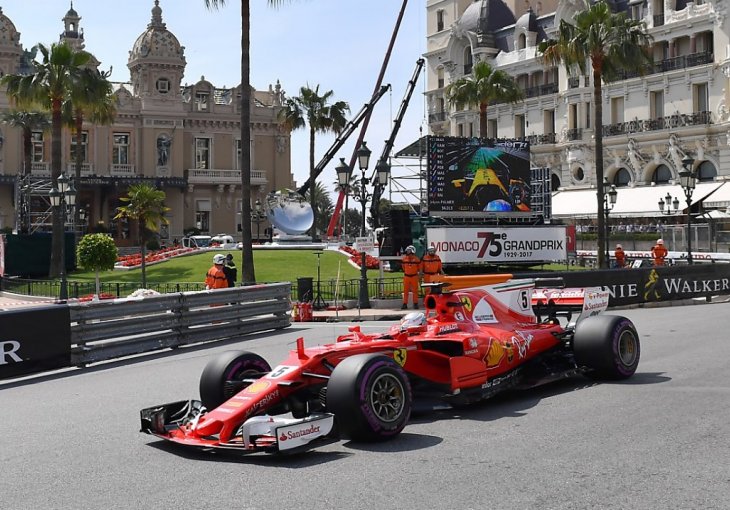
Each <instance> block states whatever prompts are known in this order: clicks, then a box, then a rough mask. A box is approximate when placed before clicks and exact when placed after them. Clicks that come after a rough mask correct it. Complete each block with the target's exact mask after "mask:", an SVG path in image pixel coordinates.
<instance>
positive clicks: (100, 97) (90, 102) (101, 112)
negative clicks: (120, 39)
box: [63, 68, 116, 225]
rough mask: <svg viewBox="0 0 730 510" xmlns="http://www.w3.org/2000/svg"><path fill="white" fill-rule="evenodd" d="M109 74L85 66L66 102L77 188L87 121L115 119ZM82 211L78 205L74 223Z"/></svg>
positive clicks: (66, 115)
mask: <svg viewBox="0 0 730 510" xmlns="http://www.w3.org/2000/svg"><path fill="white" fill-rule="evenodd" d="M110 75H111V70H109V72H104V71H99V70H98V69H91V68H87V69H84V72H83V73H82V74H81V76H80V79H79V81H78V82H76V83H75V84H74V87H73V89H72V90H71V91H70V94H69V97H68V98H67V100H66V101H65V102H64V105H63V109H64V121H66V124H68V125H69V127H71V128H72V129H73V130H74V136H75V138H76V152H75V154H74V156H75V162H74V163H75V164H74V167H75V172H74V173H75V177H76V186H77V187H78V185H79V184H78V183H80V182H81V167H82V165H83V162H84V154H83V151H82V150H81V147H82V143H83V125H84V120H85V119H86V120H89V121H90V122H92V123H93V124H101V125H108V124H111V123H112V122H114V117H115V115H116V105H115V99H114V95H113V90H112V84H111V83H110V82H109V81H108V80H107V78H109V76H110ZM80 210H81V208H80V207H77V208H76V209H75V211H74V225H78V224H79V212H80Z"/></svg>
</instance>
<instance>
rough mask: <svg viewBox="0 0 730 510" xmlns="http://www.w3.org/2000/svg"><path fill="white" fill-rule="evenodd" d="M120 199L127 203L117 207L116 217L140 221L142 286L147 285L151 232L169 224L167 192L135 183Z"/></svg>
mask: <svg viewBox="0 0 730 510" xmlns="http://www.w3.org/2000/svg"><path fill="white" fill-rule="evenodd" d="M119 200H121V201H122V202H126V203H127V205H122V206H119V207H117V214H116V216H114V219H115V220H117V219H120V218H128V219H130V220H135V221H137V223H138V227H139V228H138V231H137V234H138V240H139V243H140V248H141V250H142V288H146V287H147V273H146V271H145V257H146V255H147V241H148V240H149V235H148V234H149V233H151V232H158V231H159V228H160V224H161V223H164V224H167V223H168V221H167V218H165V213H166V212H167V211H169V210H170V208H169V207H166V206H165V192H164V191H161V190H158V189H155V188H154V187H153V186H152V185H150V184H147V183H145V182H143V183H141V184H133V185H131V186H130V187H129V189H128V190H127V196H126V197H121V198H120V199H119Z"/></svg>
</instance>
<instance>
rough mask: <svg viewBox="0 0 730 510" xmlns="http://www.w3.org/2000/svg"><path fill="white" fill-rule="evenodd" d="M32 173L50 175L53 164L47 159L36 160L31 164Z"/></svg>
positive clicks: (41, 175)
mask: <svg viewBox="0 0 730 510" xmlns="http://www.w3.org/2000/svg"><path fill="white" fill-rule="evenodd" d="M30 173H31V175H35V176H38V177H50V176H51V164H50V163H48V162H45V161H34V162H33V163H31V164H30Z"/></svg>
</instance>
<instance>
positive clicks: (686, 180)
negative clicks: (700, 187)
mask: <svg viewBox="0 0 730 510" xmlns="http://www.w3.org/2000/svg"><path fill="white" fill-rule="evenodd" d="M694 163H695V160H694V158H692V157H690V156H689V155H688V156H685V157H684V159H683V160H682V169H683V170H682V171H681V172H679V184H681V186H682V190H683V191H684V196H685V198H686V199H687V264H689V265H692V193H693V192H694V190H695V184H697V173H696V172H695V171H694V168H693V166H694Z"/></svg>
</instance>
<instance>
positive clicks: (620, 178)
mask: <svg viewBox="0 0 730 510" xmlns="http://www.w3.org/2000/svg"><path fill="white" fill-rule="evenodd" d="M630 182H631V174H630V173H629V171H628V170H626V169H625V168H619V169H618V172H616V175H615V176H614V178H613V184H615V185H616V186H628V185H629V183H630Z"/></svg>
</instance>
